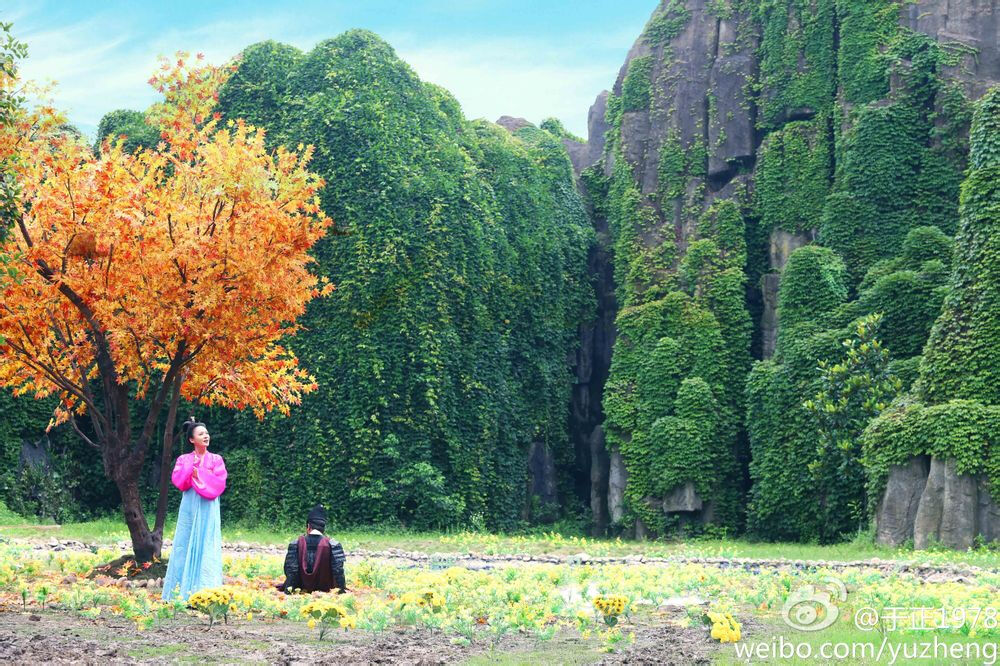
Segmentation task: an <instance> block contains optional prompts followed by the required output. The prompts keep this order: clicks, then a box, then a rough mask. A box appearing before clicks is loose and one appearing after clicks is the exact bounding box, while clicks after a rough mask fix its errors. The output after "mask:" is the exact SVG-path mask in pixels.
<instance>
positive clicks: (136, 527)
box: [116, 474, 163, 563]
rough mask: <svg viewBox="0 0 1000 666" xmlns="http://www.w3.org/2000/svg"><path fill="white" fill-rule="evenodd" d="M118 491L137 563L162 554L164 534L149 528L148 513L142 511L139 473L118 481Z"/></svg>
mask: <svg viewBox="0 0 1000 666" xmlns="http://www.w3.org/2000/svg"><path fill="white" fill-rule="evenodd" d="M116 485H117V486H118V492H119V493H121V496H122V512H123V513H124V514H125V524H126V525H128V531H129V535H130V536H131V537H132V548H133V550H134V554H135V561H136V562H137V563H142V562H149V561H151V560H152V559H153V557H154V556H155V557H159V556H160V549H161V548H162V547H163V537H162V535H159V534H156V533H155V532H153V531H151V530H150V529H149V523H147V522H146V514H145V513H143V511H142V500H141V499H140V497H139V475H138V474H135V475H129V478H123V479H120V480H117V481H116Z"/></svg>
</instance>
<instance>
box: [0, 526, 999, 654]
mask: <svg viewBox="0 0 1000 666" xmlns="http://www.w3.org/2000/svg"><path fill="white" fill-rule="evenodd" d="M118 555H119V553H118V552H116V551H112V550H97V552H68V553H56V552H48V553H39V552H38V551H32V550H31V549H29V548H28V547H26V546H23V545H17V544H0V618H3V617H4V616H6V617H8V618H12V617H15V616H22V617H23V616H28V617H38V618H60V620H61V621H63V622H69V623H70V624H72V623H73V622H74V621H80V622H83V623H87V622H90V623H104V624H105V625H107V626H109V627H117V630H118V631H120V632H126V633H128V634H129V635H130V636H136V637H138V638H139V640H141V637H143V636H149V635H155V634H157V633H158V632H172V631H175V630H176V629H177V628H178V627H188V628H198V629H200V630H201V631H203V632H205V633H204V634H202V635H208V634H210V633H211V632H219V631H222V632H228V633H226V634H225V635H226V636H227V637H229V639H230V640H239V636H240V635H241V632H246V633H247V634H250V633H253V634H255V635H256V634H260V633H263V634H285V635H295V636H298V637H299V639H298V640H300V641H305V642H308V643H309V644H311V645H313V646H314V649H317V650H320V651H322V650H326V649H330V650H333V649H336V646H337V644H338V643H343V642H345V641H349V642H353V643H354V644H358V643H359V642H360V643H364V642H365V641H377V639H378V637H379V636H380V635H385V634H392V633H394V632H395V633H398V632H401V631H402V632H405V631H414V632H422V634H423V635H425V636H433V637H434V640H436V641H438V642H440V643H441V644H442V645H447V646H455V647H456V648H469V649H470V650H472V651H473V652H475V650H487V649H489V648H491V647H492V646H495V645H497V644H503V641H505V640H509V639H510V638H511V637H516V638H517V640H520V641H521V642H522V643H525V644H527V645H529V646H538V645H544V644H546V643H547V642H550V641H553V639H555V638H557V637H558V639H559V640H560V641H562V643H563V644H566V643H567V642H568V643H571V644H572V643H576V644H578V645H580V646H582V647H585V648H586V650H587V654H589V655H590V657H592V658H593V659H594V660H599V659H602V658H610V659H614V658H615V655H620V654H622V653H624V652H627V651H629V650H637V649H643V650H646V651H649V650H660V649H667V647H666V646H665V645H662V644H659V645H656V646H653V645H648V644H646V645H644V644H643V636H644V635H649V634H650V632H652V631H654V630H655V631H660V632H668V633H667V634H666V635H668V636H673V637H674V638H676V639H678V640H681V639H682V640H684V641H686V642H687V643H689V644H690V643H695V644H697V645H698V647H699V649H700V650H701V651H702V652H701V654H702V655H703V656H704V657H705V658H706V659H708V658H710V657H711V656H712V655H716V656H724V655H725V654H726V652H725V651H726V650H727V649H732V646H731V645H728V646H724V645H723V644H724V643H725V644H732V643H737V642H739V641H741V640H747V639H749V638H752V637H753V636H754V634H755V633H756V634H757V636H758V637H760V638H762V637H764V634H766V633H767V632H768V631H771V632H772V633H773V631H775V630H777V629H776V628H778V627H783V626H784V625H782V624H781V622H782V608H783V606H784V605H785V604H786V601H787V600H788V599H789V597H790V596H791V595H792V594H793V592H795V591H796V590H798V589H802V588H803V587H804V586H813V587H814V588H817V589H820V588H822V587H823V586H824V585H825V584H826V582H827V581H828V580H829V578H830V577H831V576H832V577H835V578H836V579H837V580H839V581H841V582H843V584H844V586H845V590H846V591H847V598H846V601H844V602H843V603H841V604H839V606H840V608H839V611H840V618H839V619H838V626H842V627H848V626H850V625H851V624H852V622H853V617H854V612H855V610H856V609H858V608H862V607H872V608H876V609H885V608H891V607H899V608H913V607H921V608H950V609H957V608H977V609H988V608H991V607H996V606H998V600H1000V574H998V573H996V572H992V573H991V572H987V571H979V572H978V573H977V574H976V575H975V577H974V578H972V579H961V580H957V581H950V582H949V581H943V582H928V581H926V580H922V579H920V578H919V577H917V576H915V575H913V574H910V573H904V572H898V573H888V574H887V573H885V571H878V570H874V569H865V568H846V569H844V568H841V569H838V570H836V571H834V570H832V569H824V568H820V567H805V568H803V569H798V568H794V567H779V568H761V567H756V566H750V565H746V566H732V567H723V568H720V567H718V566H712V565H707V564H697V563H678V564H671V565H662V564H660V565H649V564H633V565H619V564H594V565H590V564H583V565H571V564H562V565H551V564H531V563H523V564H522V563H518V564H517V565H509V566H500V567H497V568H492V569H489V570H473V569H467V568H463V567H457V566H451V567H448V568H433V565H432V567H431V568H415V567H404V566H399V565H396V564H390V563H387V562H384V561H379V560H377V559H364V560H350V559H349V560H348V566H347V580H348V588H349V589H350V593H348V594H346V595H334V594H329V595H324V594H317V595H311V596H310V595H284V594H282V593H280V592H278V591H277V590H276V589H275V588H274V584H275V583H276V582H279V581H280V580H281V562H282V560H281V558H280V557H278V556H274V555H255V554H251V555H246V556H226V558H225V560H224V573H225V576H226V582H227V584H226V585H225V586H223V587H221V588H215V589H212V590H205V591H202V592H200V593H198V594H196V595H194V596H193V597H192V598H191V599H190V600H189V604H190V606H189V605H188V604H186V603H184V602H178V601H174V602H169V603H164V602H162V601H160V593H161V590H160V589H159V588H158V587H155V586H147V585H146V584H145V583H144V582H143V583H138V584H137V582H136V580H141V578H142V570H141V568H136V567H129V566H128V565H127V563H126V565H124V566H123V567H122V568H121V569H120V570H119V571H116V572H113V573H115V574H119V573H120V574H122V575H121V576H119V577H118V578H117V579H115V578H111V577H109V576H102V575H97V576H94V574H95V568H96V567H98V566H100V565H102V564H104V563H106V562H108V561H110V560H112V559H113V558H115V557H116V556H118ZM88 576H93V577H88ZM994 610H996V609H995V608H994ZM991 618H992V620H991ZM996 620H997V618H996V615H995V612H994V613H993V614H990V613H989V612H987V613H981V614H980V615H979V617H977V618H970V619H968V620H967V621H965V622H963V624H962V625H961V626H948V627H945V626H943V625H945V624H947V618H942V621H941V625H942V626H938V627H936V628H935V627H934V626H930V627H924V630H927V629H935V631H936V633H938V632H940V633H938V635H939V636H944V635H951V636H953V637H954V638H956V639H957V638H978V639H992V640H996V639H998V638H1000V629H998V627H997V621H996ZM932 622H933V619H932ZM220 625H222V626H221V627H220ZM784 630H785V631H790V630H788V628H787V627H785V628H784ZM899 631H901V632H902V634H903V635H905V634H906V633H907V632H916V631H918V630H917V629H916V628H906V627H900V628H899ZM637 637H638V639H637ZM637 640H638V643H637ZM602 655H604V657H602Z"/></svg>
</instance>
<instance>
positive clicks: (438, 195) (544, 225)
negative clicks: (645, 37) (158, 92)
mask: <svg viewBox="0 0 1000 666" xmlns="http://www.w3.org/2000/svg"><path fill="white" fill-rule="evenodd" d="M220 105H221V110H222V111H223V113H224V115H226V116H227V117H236V116H243V117H246V118H247V119H248V120H249V121H250V122H253V123H256V124H260V125H262V126H263V127H265V128H266V129H267V131H268V138H269V141H270V142H271V143H272V144H279V143H286V144H292V145H295V144H298V143H300V142H301V143H307V144H313V145H315V146H316V152H315V156H314V158H313V161H312V164H311V168H312V169H314V170H316V171H317V172H319V173H320V174H321V175H322V176H323V177H324V178H325V180H326V183H327V185H326V187H325V188H324V189H323V191H322V195H321V196H322V205H323V206H324V209H325V210H326V212H327V213H328V214H329V215H331V217H332V218H333V219H334V220H335V221H336V223H337V227H338V232H339V233H337V234H333V235H330V236H329V237H328V238H327V239H325V240H324V241H323V242H322V243H321V244H320V245H319V246H317V248H316V250H315V255H316V258H317V259H318V262H319V263H318V268H319V270H320V271H321V272H323V273H325V274H327V275H328V276H329V277H330V278H331V280H332V281H333V282H334V283H335V284H336V285H337V290H336V291H335V292H334V294H333V296H332V297H330V298H328V299H323V300H322V302H319V301H317V302H315V303H313V304H311V306H310V309H309V310H308V311H307V313H306V315H305V318H304V320H303V323H304V326H305V329H306V330H305V331H303V332H302V333H301V334H300V335H298V336H297V337H296V339H295V342H294V346H295V348H296V349H295V351H296V353H297V354H298V355H299V357H300V359H301V360H302V363H303V365H304V366H305V367H307V368H309V369H310V370H311V371H312V372H314V374H315V375H316V377H317V381H318V383H319V385H320V390H319V391H318V392H317V393H315V394H313V395H310V396H309V397H307V398H306V399H305V400H304V403H303V405H302V406H301V407H300V408H299V409H296V410H293V413H292V415H291V416H290V417H287V418H281V417H273V418H268V419H267V420H266V421H265V422H264V423H263V424H258V423H256V422H254V421H253V420H252V419H251V418H249V417H246V416H244V415H227V414H225V413H219V414H217V415H216V418H217V423H218V425H217V427H216V430H217V431H220V432H221V433H225V434H224V435H221V436H220V439H221V437H224V438H225V439H224V440H222V441H224V442H225V447H226V448H225V449H224V450H221V452H222V453H223V454H224V455H225V454H227V452H228V451H235V450H253V451H254V455H255V456H256V457H257V459H258V460H259V468H260V470H262V472H261V480H260V491H259V502H260V507H261V512H262V514H263V516H262V517H263V518H265V519H270V518H276V517H278V516H283V515H299V514H304V511H305V509H306V508H307V507H309V506H311V505H312V504H314V503H315V502H320V501H321V502H324V503H326V504H327V505H328V506H330V507H331V519H332V520H333V521H335V522H337V523H339V524H348V523H354V524H357V523H375V522H384V521H389V522H392V521H402V522H404V523H405V524H408V525H418V526H431V525H434V526H444V525H454V524H457V523H461V522H466V521H468V520H470V519H471V517H472V516H475V515H478V514H482V515H483V516H485V518H486V522H487V524H488V525H489V526H490V527H492V528H499V527H507V528H509V527H512V526H514V525H515V524H516V523H517V521H518V520H519V519H520V516H521V510H522V507H523V506H524V504H525V502H526V498H525V496H524V494H525V487H526V483H525V474H526V467H525V458H526V450H527V446H528V444H529V443H530V442H531V441H533V440H536V439H537V440H540V441H542V442H545V443H546V444H547V445H548V446H549V448H550V450H552V451H553V452H554V454H555V456H556V460H557V462H558V463H560V469H562V470H564V474H565V470H567V469H569V468H570V467H571V464H570V463H571V462H572V455H573V453H572V451H571V450H570V449H569V443H568V436H567V433H566V429H565V410H566V404H567V403H568V401H569V389H570V375H569V372H568V367H567V360H566V359H567V351H569V350H571V349H572V348H573V345H574V343H575V334H576V329H577V325H578V323H579V322H580V321H581V320H585V319H586V318H588V317H589V316H591V315H590V309H591V308H592V304H591V302H590V288H589V284H588V282H587V277H586V274H585V267H586V253H587V249H588V247H589V244H590V243H591V238H592V232H591V230H590V227H589V224H588V222H587V219H586V217H585V213H584V209H583V206H582V203H581V201H580V198H579V195H578V194H577V193H576V190H575V188H574V186H573V181H572V171H571V167H570V164H569V160H568V157H567V155H566V153H565V150H564V149H563V147H562V145H561V142H560V140H559V139H558V138H556V137H554V136H553V135H552V134H550V133H549V132H547V131H540V130H534V132H530V133H524V134H522V133H519V135H518V138H515V137H512V136H511V135H510V134H508V133H507V132H506V131H504V130H502V129H500V128H498V127H496V126H493V125H491V124H489V123H482V122H477V123H469V122H466V121H465V120H464V119H463V118H462V116H461V113H460V110H459V106H458V104H457V102H456V101H455V100H454V98H453V97H452V96H451V95H449V94H448V93H447V92H446V91H444V90H443V89H441V88H439V87H437V86H433V85H429V84H424V83H422V82H421V81H420V80H419V79H418V78H417V77H416V75H415V74H414V73H413V71H412V70H411V69H410V68H409V67H408V66H407V65H406V64H404V63H403V62H401V61H400V60H399V59H398V58H397V57H396V55H395V53H394V52H393V50H392V49H391V47H389V45H388V44H386V43H385V42H383V41H382V40H380V39H379V38H378V37H376V36H375V35H373V34H371V33H369V32H365V31H351V32H348V33H345V34H343V35H341V36H340V37H337V38H336V39H331V40H327V41H324V42H321V43H320V44H318V45H317V46H316V48H314V49H313V50H312V51H311V52H309V53H305V54H302V53H299V52H297V51H296V50H295V49H293V48H291V47H288V46H284V45H279V44H275V43H273V42H268V43H264V44H258V45H255V46H252V47H250V48H248V49H246V50H245V51H244V53H243V59H242V61H241V64H240V67H239V70H238V71H237V72H236V74H235V75H234V76H233V78H232V79H230V81H229V83H228V84H227V85H226V86H225V87H224V89H223V90H222V92H221V94H220ZM245 462H247V463H248V464H249V462H250V459H249V458H248V459H247V460H246V461H245ZM254 474H256V472H254ZM252 476H253V475H252ZM567 486H568V484H567V483H565V482H564V483H563V484H562V487H563V488H564V489H565V488H566V487H567ZM247 492H248V493H249V492H256V491H251V490H249V489H248V490H247ZM568 499H569V498H568V497H567V498H566V500H567V501H568Z"/></svg>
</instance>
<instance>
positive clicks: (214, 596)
mask: <svg viewBox="0 0 1000 666" xmlns="http://www.w3.org/2000/svg"><path fill="white" fill-rule="evenodd" d="M252 603H253V602H252V600H251V599H250V597H249V595H247V593H246V591H244V590H241V589H240V588H238V587H233V586H230V585H223V586H221V587H211V588H208V589H207V590H199V591H198V592H195V593H194V594H192V595H191V596H190V597H189V598H188V606H191V607H192V608H194V609H195V610H197V611H200V612H202V613H204V614H205V615H207V616H208V626H209V628H211V626H212V625H213V624H215V621H216V620H218V619H219V618H220V617H221V618H222V619H223V621H224V622H225V623H226V624H229V613H230V612H233V613H235V612H237V611H239V607H240V606H242V607H244V608H245V607H247V606H251V605H252Z"/></svg>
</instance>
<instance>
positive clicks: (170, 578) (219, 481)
mask: <svg viewBox="0 0 1000 666" xmlns="http://www.w3.org/2000/svg"><path fill="white" fill-rule="evenodd" d="M184 434H185V436H186V437H185V439H187V441H188V442H190V444H191V445H192V446H193V447H194V450H193V451H191V453H185V454H184V455H182V456H180V457H179V458H177V462H176V463H175V464H174V473H173V475H172V480H173V482H174V485H175V486H177V489H178V490H180V491H181V492H182V493H183V496H182V498H181V509H180V513H179V514H178V516H177V529H176V531H175V532H174V543H173V547H172V548H171V551H170V560H169V562H168V563H167V575H166V578H164V579H163V600H164V601H169V600H170V599H172V598H174V597H177V598H179V599H182V600H185V601H186V600H187V598H188V597H189V596H191V594H192V593H194V592H197V591H198V590H201V589H204V588H206V587H216V586H218V585H222V523H221V519H220V514H219V495H221V494H222V492H223V491H224V490H225V489H226V464H225V462H224V461H223V460H222V456H220V455H216V454H214V453H209V452H208V444H209V441H210V439H211V437H210V436H209V434H208V428H206V427H205V424H204V423H197V422H196V421H195V420H194V418H193V417H192V419H191V420H190V421H187V422H186V423H185V424H184Z"/></svg>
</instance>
